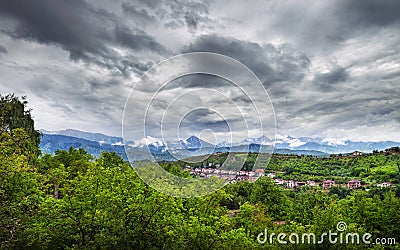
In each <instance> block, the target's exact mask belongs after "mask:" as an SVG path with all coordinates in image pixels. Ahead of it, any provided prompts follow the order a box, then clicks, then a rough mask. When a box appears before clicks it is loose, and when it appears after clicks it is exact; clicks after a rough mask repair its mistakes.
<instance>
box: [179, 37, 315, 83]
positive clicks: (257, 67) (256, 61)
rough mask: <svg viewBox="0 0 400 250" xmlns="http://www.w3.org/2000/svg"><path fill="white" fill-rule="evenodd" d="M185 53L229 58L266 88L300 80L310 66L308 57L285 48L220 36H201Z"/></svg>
mask: <svg viewBox="0 0 400 250" xmlns="http://www.w3.org/2000/svg"><path fill="white" fill-rule="evenodd" d="M184 51H185V52H199V51H202V52H214V53H220V54H223V55H227V56H230V57H232V58H234V59H236V60H238V61H240V62H241V63H243V64H245V65H246V66H247V67H249V68H250V69H251V70H252V71H254V72H255V73H256V75H257V76H258V77H259V78H260V80H261V81H262V83H263V85H264V86H265V87H270V86H271V84H273V83H279V82H285V81H290V82H297V81H301V80H302V79H303V78H304V76H305V73H306V72H307V70H308V67H309V65H310V60H309V59H308V58H307V56H306V55H304V54H302V53H294V52H290V51H289V50H287V49H286V48H285V47H284V46H281V47H276V46H273V45H270V44H258V43H254V42H249V41H243V40H238V39H235V38H228V37H221V36H218V35H203V36H200V37H199V38H197V39H196V40H195V41H194V42H193V43H191V44H190V45H189V46H187V47H186V48H185V49H184Z"/></svg>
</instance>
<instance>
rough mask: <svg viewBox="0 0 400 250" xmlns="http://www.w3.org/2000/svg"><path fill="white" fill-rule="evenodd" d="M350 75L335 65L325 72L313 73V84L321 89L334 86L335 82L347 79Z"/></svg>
mask: <svg viewBox="0 0 400 250" xmlns="http://www.w3.org/2000/svg"><path fill="white" fill-rule="evenodd" d="M349 78H350V76H349V74H348V73H347V71H346V69H345V68H343V67H336V68H334V69H332V70H330V71H329V72H327V73H317V74H315V75H314V82H315V84H316V85H317V86H318V87H320V88H321V90H323V91H329V90H332V89H333V88H335V85H336V83H339V82H345V81H347V80H349Z"/></svg>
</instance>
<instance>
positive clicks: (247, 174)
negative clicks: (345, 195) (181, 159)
mask: <svg viewBox="0 0 400 250" xmlns="http://www.w3.org/2000/svg"><path fill="white" fill-rule="evenodd" d="M377 153H385V154H392V155H396V154H400V150H399V147H392V148H389V149H386V150H385V151H381V152H378V151H374V152H373V153H363V152H360V151H354V152H352V153H350V154H346V155H342V154H340V155H338V156H337V157H343V156H346V157H358V156H363V155H371V154H377ZM215 155H221V152H216V153H215ZM220 167H221V166H220V164H216V165H212V163H209V166H208V167H201V168H200V167H197V168H192V167H191V166H186V167H185V168H184V170H185V171H190V174H191V175H194V176H197V177H200V178H210V177H214V176H215V177H218V178H220V179H224V180H227V182H228V183H235V182H237V181H245V180H247V181H251V182H252V181H256V180H257V179H258V178H259V177H261V176H267V177H269V178H271V179H272V180H273V181H274V182H275V184H277V185H280V186H282V187H285V188H301V187H310V188H311V187H321V188H322V189H329V188H332V187H334V186H340V187H347V188H349V189H358V188H361V187H368V186H370V185H368V184H362V183H361V181H360V180H357V179H354V180H350V181H348V182H347V183H346V184H337V183H335V181H333V180H325V181H322V182H317V181H314V180H307V181H297V180H284V179H280V178H276V175H277V173H276V172H270V173H266V172H265V170H264V169H255V170H254V171H245V170H240V171H233V170H222V169H220ZM376 186H377V187H381V188H396V185H395V184H393V183H391V182H382V183H379V184H377V185H376Z"/></svg>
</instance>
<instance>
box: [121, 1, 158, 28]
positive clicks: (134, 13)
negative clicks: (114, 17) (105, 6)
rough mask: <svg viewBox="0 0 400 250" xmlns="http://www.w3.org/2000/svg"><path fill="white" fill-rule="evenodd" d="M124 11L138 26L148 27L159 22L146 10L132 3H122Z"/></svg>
mask: <svg viewBox="0 0 400 250" xmlns="http://www.w3.org/2000/svg"><path fill="white" fill-rule="evenodd" d="M121 7H122V10H123V11H124V13H125V14H127V15H128V16H131V17H132V19H133V20H134V22H135V23H136V24H138V25H148V24H149V23H155V22H157V19H156V17H155V16H153V15H150V14H149V12H148V11H147V10H146V9H139V8H138V7H136V6H134V5H133V4H130V3H122V4H121Z"/></svg>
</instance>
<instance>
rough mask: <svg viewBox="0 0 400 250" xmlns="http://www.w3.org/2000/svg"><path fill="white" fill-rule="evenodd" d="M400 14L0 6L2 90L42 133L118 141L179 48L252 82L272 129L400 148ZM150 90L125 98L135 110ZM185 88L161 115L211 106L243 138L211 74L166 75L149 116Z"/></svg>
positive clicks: (300, 6) (338, 7)
mask: <svg viewBox="0 0 400 250" xmlns="http://www.w3.org/2000/svg"><path fill="white" fill-rule="evenodd" d="M399 9H400V1H398V0H359V1H356V0H335V1H333V0H327V1H311V0H302V1H298V0H283V1H265V0H262V1H261V0H260V1H250V0H248V1H231V2H229V4H227V1H224V0H216V1H212V0H210V1H183V0H182V1H180V0H171V1H156V0H141V1H139V0H136V1H119V0H115V1H106V0H96V1H94V0H93V1H83V0H69V1H67V0H65V1H60V0H0V76H1V77H0V93H2V94H6V93H15V94H17V95H27V97H28V101H29V104H30V107H31V108H32V109H33V115H34V118H35V121H36V126H37V127H38V128H40V129H46V130H60V129H66V128H74V129H80V130H84V131H91V132H102V133H105V134H110V135H116V136H121V126H122V113H123V110H124V105H125V102H126V99H127V97H128V96H129V93H130V89H131V87H132V85H133V84H134V83H135V82H137V81H138V80H139V79H140V77H141V75H142V74H143V73H144V72H146V71H147V70H149V69H151V68H152V67H153V66H155V65H157V64H158V63H159V62H161V61H163V60H165V59H167V58H169V57H172V56H176V55H179V54H182V53H187V52H214V53H220V54H223V55H226V56H229V57H232V58H234V59H235V60H238V61H239V62H241V63H243V64H244V65H246V66H247V67H248V68H249V69H250V70H252V71H253V72H254V73H255V74H256V75H257V77H258V78H259V79H260V81H261V84H262V85H263V87H264V88H265V89H266V90H267V92H268V94H269V97H270V99H271V102H272V104H273V108H274V110H275V115H276V128H277V132H278V133H279V134H284V135H291V136H295V137H300V136H312V137H323V138H326V140H327V141H329V142H332V143H340V142H342V141H343V140H345V139H350V140H354V141H380V140H394V141H400V132H399V129H400V101H399V97H400V88H399V86H400V32H399V31H400V29H399V28H400V15H399V14H398V10H399ZM221 70H223V69H221ZM149 89H153V88H152V87H149V88H147V89H146V88H143V89H142V91H143V95H141V94H140V93H135V94H136V96H131V98H133V99H134V100H137V102H136V103H137V105H138V106H137V107H139V108H140V107H142V106H143V105H144V104H143V103H141V102H140V100H142V98H143V96H145V95H146V94H148V92H149ZM199 89H200V90H201V89H202V91H206V90H217V91H220V92H221V93H224V94H225V95H226V96H227V97H229V99H230V100H232V101H233V103H230V101H221V100H222V99H221V97H220V96H215V95H213V94H203V95H202V94H200V93H201V92H198V91H199ZM196 91H197V92H196ZM183 92H185V93H186V92H190V93H192V95H191V96H187V97H186V99H185V98H184V99H182V100H180V102H181V104H180V105H176V107H174V109H173V111H174V112H172V113H171V115H170V116H169V117H174V114H175V116H176V113H179V112H181V113H182V114H183V115H184V114H185V112H184V110H183V108H182V107H184V106H185V104H186V103H191V104H192V106H191V107H194V106H198V107H205V106H207V107H216V108H220V109H221V110H222V111H221V112H223V116H224V117H228V120H229V121H230V122H231V125H230V126H231V129H232V128H233V129H234V130H235V131H233V132H234V133H233V135H236V134H235V133H237V134H238V136H239V135H240V136H245V135H244V134H243V133H241V132H243V131H241V128H242V126H241V125H239V122H241V121H240V119H239V118H240V117H235V114H239V113H240V112H238V111H237V109H238V107H239V109H240V108H246V107H249V106H251V102H249V100H248V99H246V96H245V95H243V93H240V91H237V87H235V86H234V85H232V84H231V83H229V82H226V81H225V80H223V79H221V78H217V77H210V76H199V75H193V76H192V77H184V78H182V79H176V80H175V81H172V82H171V84H169V85H168V86H167V87H166V88H165V89H164V90H163V93H162V96H163V98H164V99H160V100H159V102H158V103H157V105H153V106H152V112H153V113H154V114H156V113H157V112H159V111H164V110H165V109H166V107H168V105H169V102H171V101H172V100H170V99H168V97H170V98H172V97H173V96H175V95H179V94H180V93H183ZM203 93H208V92H203ZM264 98H265V96H264V94H262V93H260V95H259V96H252V101H253V99H254V100H256V101H257V100H260V101H263V99H264ZM178 103H179V102H178ZM229 107H231V108H229ZM139 108H138V109H139ZM175 111H176V112H175ZM249 114H250V113H249ZM132 115H133V117H134V115H135V114H132ZM185 117H186V118H187V119H186V120H184V121H183V122H182V124H183V125H185V126H186V128H187V131H186V134H185V135H182V136H187V135H189V134H190V133H193V132H196V131H206V130H207V129H212V128H214V129H215V130H218V131H219V132H221V133H222V132H226V129H227V125H226V123H224V122H223V121H221V119H222V117H221V116H220V115H218V114H217V112H213V111H210V110H208V111H207V110H204V109H199V110H198V111H196V112H192V113H190V114H187V115H186V116H185ZM138 119H143V118H138ZM172 120H176V119H172ZM236 121H237V122H238V123H236ZM158 125H159V124H156V123H154V124H149V126H150V127H151V126H154V127H156V126H158ZM137 137H140V135H137Z"/></svg>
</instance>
